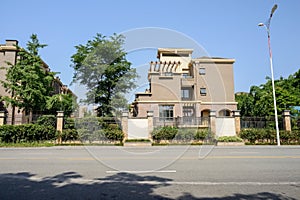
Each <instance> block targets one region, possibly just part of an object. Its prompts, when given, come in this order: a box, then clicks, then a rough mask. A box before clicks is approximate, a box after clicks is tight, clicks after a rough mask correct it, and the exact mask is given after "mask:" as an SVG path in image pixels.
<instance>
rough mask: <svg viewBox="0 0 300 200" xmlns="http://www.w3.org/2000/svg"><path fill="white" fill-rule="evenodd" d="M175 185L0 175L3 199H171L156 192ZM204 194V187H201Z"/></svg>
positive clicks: (118, 177) (152, 180)
mask: <svg viewBox="0 0 300 200" xmlns="http://www.w3.org/2000/svg"><path fill="white" fill-rule="evenodd" d="M171 185H172V180H171V179H166V178H161V177H157V176H139V175H137V174H129V173H118V174H114V175H110V176H107V177H105V178H99V179H94V180H86V179H83V178H82V176H81V175H80V174H78V173H75V172H66V173H62V174H58V175H56V176H53V177H44V178H36V177H35V174H31V173H28V172H23V173H7V174H0V199H2V200H4V199H146V200H148V199H172V198H170V197H168V196H166V195H167V194H165V196H162V195H159V194H155V189H156V188H160V187H168V186H171ZM199 190H201V186H199ZM176 199H178V200H181V199H189V200H190V199H192V200H193V199H208V200H209V199H220V200H221V199H222V200H223V199H292V198H289V197H285V196H282V195H280V194H273V193H268V192H263V193H257V194H250V195H245V194H233V195H232V196H226V197H210V198H197V197H195V196H193V195H192V194H190V193H183V194H182V195H181V196H180V197H177V198H176Z"/></svg>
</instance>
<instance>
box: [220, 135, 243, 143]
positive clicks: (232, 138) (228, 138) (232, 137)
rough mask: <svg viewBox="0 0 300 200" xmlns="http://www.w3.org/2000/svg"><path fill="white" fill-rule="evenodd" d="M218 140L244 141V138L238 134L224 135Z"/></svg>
mask: <svg viewBox="0 0 300 200" xmlns="http://www.w3.org/2000/svg"><path fill="white" fill-rule="evenodd" d="M218 142H243V140H242V138H239V137H237V136H222V137H219V138H218Z"/></svg>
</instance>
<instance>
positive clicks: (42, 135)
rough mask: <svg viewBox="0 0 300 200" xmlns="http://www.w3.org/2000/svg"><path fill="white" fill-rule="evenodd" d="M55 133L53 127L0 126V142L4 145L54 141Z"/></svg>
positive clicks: (36, 125) (34, 125)
mask: <svg viewBox="0 0 300 200" xmlns="http://www.w3.org/2000/svg"><path fill="white" fill-rule="evenodd" d="M56 136H57V131H56V129H55V128H54V127H53V126H44V125H38V124H24V125H3V126H0V141H1V142H5V143H20V142H42V141H49V140H55V139H56Z"/></svg>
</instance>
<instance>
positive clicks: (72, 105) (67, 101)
mask: <svg viewBox="0 0 300 200" xmlns="http://www.w3.org/2000/svg"><path fill="white" fill-rule="evenodd" d="M76 108H77V104H76V101H75V100H74V98H73V96H72V95H71V94H55V95H53V96H51V97H49V98H48V100H47V104H46V109H47V110H48V112H49V114H53V115H56V112H57V111H64V114H65V115H66V116H70V115H71V113H72V112H73V111H74V110H75V109H76Z"/></svg>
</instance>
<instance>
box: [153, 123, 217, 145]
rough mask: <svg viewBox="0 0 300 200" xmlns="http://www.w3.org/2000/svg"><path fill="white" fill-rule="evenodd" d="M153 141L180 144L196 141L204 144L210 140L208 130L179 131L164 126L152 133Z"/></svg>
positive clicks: (188, 129) (186, 129) (183, 129)
mask: <svg viewBox="0 0 300 200" xmlns="http://www.w3.org/2000/svg"><path fill="white" fill-rule="evenodd" d="M152 139H153V141H154V142H156V143H160V142H161V141H169V142H170V141H173V142H175V143H176V142H178V143H193V142H195V141H198V142H199V141H201V142H203V141H204V140H205V139H206V140H210V139H212V137H210V134H209V131H208V129H196V128H181V129H178V128H176V127H173V126H164V127H160V128H155V129H154V130H153V132H152Z"/></svg>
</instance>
